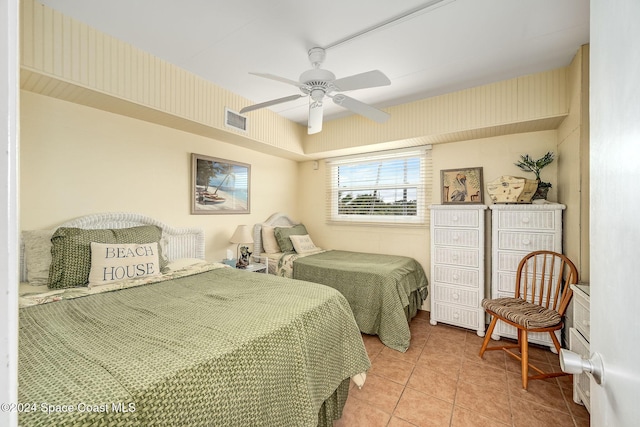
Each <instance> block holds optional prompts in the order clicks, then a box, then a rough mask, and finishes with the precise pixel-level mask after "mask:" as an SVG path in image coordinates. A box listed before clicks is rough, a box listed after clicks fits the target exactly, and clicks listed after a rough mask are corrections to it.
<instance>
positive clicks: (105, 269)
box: [89, 242, 160, 285]
mask: <svg viewBox="0 0 640 427" xmlns="http://www.w3.org/2000/svg"><path fill="white" fill-rule="evenodd" d="M158 247H159V246H158V242H153V243H140V244H138V243H96V242H91V270H89V284H91V285H102V284H105V283H111V282H117V281H119V280H127V279H135V278H138V277H148V276H157V275H159V274H160V258H159V257H158Z"/></svg>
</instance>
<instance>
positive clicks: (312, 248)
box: [289, 234, 320, 254]
mask: <svg viewBox="0 0 640 427" xmlns="http://www.w3.org/2000/svg"><path fill="white" fill-rule="evenodd" d="M289 238H290V239H291V243H293V248H294V249H295V250H296V252H298V253H299V254H309V253H312V252H317V251H319V250H320V248H319V247H317V246H316V245H314V244H313V241H312V240H311V237H309V235H308V234H305V235H303V236H289Z"/></svg>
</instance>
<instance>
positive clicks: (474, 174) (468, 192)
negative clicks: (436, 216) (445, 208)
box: [440, 167, 484, 204]
mask: <svg viewBox="0 0 640 427" xmlns="http://www.w3.org/2000/svg"><path fill="white" fill-rule="evenodd" d="M440 187H441V188H442V204H447V203H450V204H466V203H472V204H476V203H477V204H483V203H484V200H483V197H482V190H483V187H484V186H483V185H482V168H481V167H476V168H464V169H444V170H441V171H440Z"/></svg>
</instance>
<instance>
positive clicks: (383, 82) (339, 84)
mask: <svg viewBox="0 0 640 427" xmlns="http://www.w3.org/2000/svg"><path fill="white" fill-rule="evenodd" d="M390 84H391V80H389V78H388V77H387V76H385V75H384V73H383V72H382V71H379V70H373V71H367V72H366V73H360V74H354V75H353V76H349V77H343V78H341V79H338V80H336V81H334V82H333V85H334V86H335V87H336V89H337V90H339V91H345V90H356V89H365V88H368V87H378V86H389V85H390Z"/></svg>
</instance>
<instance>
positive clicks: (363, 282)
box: [293, 250, 427, 352]
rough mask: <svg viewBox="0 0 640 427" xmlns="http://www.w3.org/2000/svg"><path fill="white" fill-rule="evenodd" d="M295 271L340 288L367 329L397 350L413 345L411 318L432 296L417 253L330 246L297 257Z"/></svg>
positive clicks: (306, 278) (363, 328)
mask: <svg viewBox="0 0 640 427" xmlns="http://www.w3.org/2000/svg"><path fill="white" fill-rule="evenodd" d="M293 277H294V278H295V279H300V280H308V281H310V282H315V283H322V284H324V285H327V286H331V287H332V288H335V289H337V290H339V291H340V292H341V293H342V294H343V295H344V296H345V297H346V298H347V300H348V301H349V304H350V306H351V309H352V310H353V314H354V316H355V318H356V322H357V324H358V326H359V328H360V330H361V331H362V332H364V333H366V334H373V335H378V336H379V337H380V340H381V341H382V342H383V343H384V344H385V345H386V346H388V347H391V348H393V349H395V350H398V351H402V352H404V351H406V350H407V348H409V341H410V339H411V333H410V332H409V324H408V320H410V319H411V318H412V317H413V316H415V315H416V313H417V310H418V309H419V308H420V306H421V305H422V302H423V301H424V299H425V298H426V297H427V278H426V276H425V274H424V270H423V269H422V266H421V265H420V264H419V263H418V262H417V261H416V260H415V259H413V258H409V257H403V256H394V255H379V254H369V253H361V252H348V251H337V250H331V251H325V252H321V253H318V254H313V255H308V256H304V257H298V258H296V259H295V261H293Z"/></svg>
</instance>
